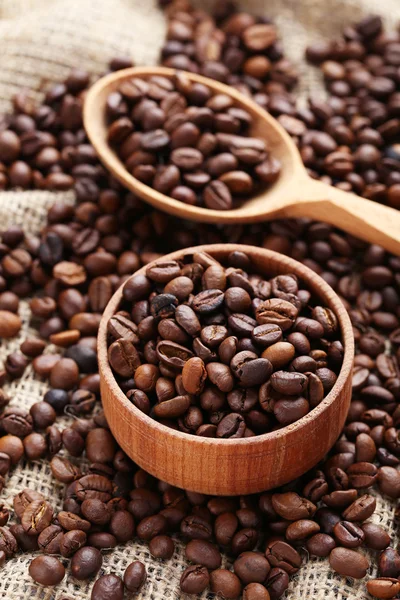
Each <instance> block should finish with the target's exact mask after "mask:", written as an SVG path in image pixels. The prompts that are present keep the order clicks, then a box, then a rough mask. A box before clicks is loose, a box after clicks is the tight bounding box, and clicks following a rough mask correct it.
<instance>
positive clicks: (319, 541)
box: [306, 533, 336, 557]
mask: <svg viewBox="0 0 400 600" xmlns="http://www.w3.org/2000/svg"><path fill="white" fill-rule="evenodd" d="M335 546H336V542H335V540H334V539H333V538H332V537H331V536H330V535H328V534H326V533H317V534H315V535H313V536H312V537H310V539H308V540H307V542H306V548H307V550H308V552H309V553H310V555H311V556H320V557H326V556H329V554H330V552H331V550H333V548H334V547H335Z"/></svg>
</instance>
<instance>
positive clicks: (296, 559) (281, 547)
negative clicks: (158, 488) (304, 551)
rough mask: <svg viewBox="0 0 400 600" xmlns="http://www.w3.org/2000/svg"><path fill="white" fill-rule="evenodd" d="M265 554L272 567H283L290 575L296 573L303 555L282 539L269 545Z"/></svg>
mask: <svg viewBox="0 0 400 600" xmlns="http://www.w3.org/2000/svg"><path fill="white" fill-rule="evenodd" d="M265 556H266V557H267V559H268V562H269V564H270V565H271V566H272V567H277V568H280V569H283V570H284V571H286V572H287V573H288V574H289V575H291V574H293V573H296V571H298V570H299V567H300V566H301V557H300V555H299V553H298V552H297V550H295V549H294V548H293V547H292V546H290V544H287V543H286V542H283V541H280V540H277V541H274V542H270V543H269V544H268V545H267V548H266V550H265Z"/></svg>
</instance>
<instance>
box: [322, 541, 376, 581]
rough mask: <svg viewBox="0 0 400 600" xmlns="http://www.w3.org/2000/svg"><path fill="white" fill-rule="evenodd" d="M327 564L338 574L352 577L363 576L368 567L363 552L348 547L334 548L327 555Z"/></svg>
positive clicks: (360, 577) (359, 577) (358, 577)
mask: <svg viewBox="0 0 400 600" xmlns="http://www.w3.org/2000/svg"><path fill="white" fill-rule="evenodd" d="M329 564H330V566H331V567H332V569H333V570H334V571H336V572H337V573H339V575H342V576H343V577H353V578H354V579H362V578H363V577H365V575H366V573H367V570H368V567H369V562H368V560H367V559H366V558H365V556H364V555H363V554H360V553H359V552H356V551H355V550H349V549H348V548H334V549H333V550H332V552H331V553H330V555H329Z"/></svg>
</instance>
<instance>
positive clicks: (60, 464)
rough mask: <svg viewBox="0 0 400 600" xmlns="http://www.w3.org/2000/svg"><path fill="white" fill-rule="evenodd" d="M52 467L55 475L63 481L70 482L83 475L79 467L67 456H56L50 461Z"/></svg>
mask: <svg viewBox="0 0 400 600" xmlns="http://www.w3.org/2000/svg"><path fill="white" fill-rule="evenodd" d="M50 468H51V471H52V473H53V475H54V477H55V478H56V479H57V480H58V481H61V482H62V483H70V482H71V481H74V480H75V479H78V478H79V477H80V476H81V472H80V470H79V468H78V467H76V466H75V465H74V464H72V463H71V462H70V461H69V460H67V459H65V458H60V457H59V456H54V457H53V458H52V460H51V462H50Z"/></svg>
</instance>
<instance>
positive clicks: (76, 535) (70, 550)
mask: <svg viewBox="0 0 400 600" xmlns="http://www.w3.org/2000/svg"><path fill="white" fill-rule="evenodd" d="M85 544H86V533H85V532H84V531H80V530H79V529H73V530H72V531H67V533H65V534H64V535H63V536H62V538H61V540H60V542H59V551H60V554H61V555H62V556H64V557H65V558H69V557H71V556H72V555H73V554H75V552H77V551H78V550H79V549H80V548H82V546H84V545H85Z"/></svg>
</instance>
